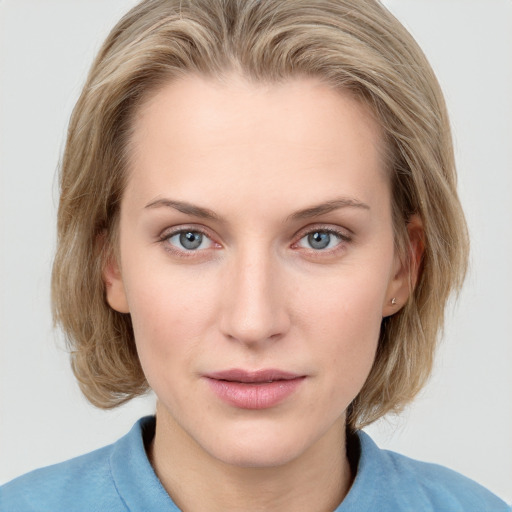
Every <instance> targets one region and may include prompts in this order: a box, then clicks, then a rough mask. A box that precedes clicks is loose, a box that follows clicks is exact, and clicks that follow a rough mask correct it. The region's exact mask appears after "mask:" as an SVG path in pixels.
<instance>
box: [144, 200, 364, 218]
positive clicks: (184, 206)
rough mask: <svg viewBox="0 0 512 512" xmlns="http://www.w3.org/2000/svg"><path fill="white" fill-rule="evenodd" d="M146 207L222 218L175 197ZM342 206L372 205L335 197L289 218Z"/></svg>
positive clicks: (311, 215) (324, 212) (322, 213)
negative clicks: (171, 209)
mask: <svg viewBox="0 0 512 512" xmlns="http://www.w3.org/2000/svg"><path fill="white" fill-rule="evenodd" d="M144 208H173V209H175V210H178V211H179V212H181V213H184V214H186V215H192V216H194V217H198V218H201V219H208V220H217V221H219V220H221V218H220V217H219V216H218V215H217V214H216V213H215V212H214V211H212V210H210V209H208V208H203V207H201V206H197V205H194V204H191V203H187V202H184V201H176V200H173V199H166V198H163V199H156V200H154V201H151V202H150V203H148V204H147V205H146V206H145V207H144ZM340 208H361V209H363V210H369V209H370V207H369V206H368V205H367V204H366V203H363V202H361V201H358V200H357V199H352V198H347V197H342V198H338V199H333V200H332V201H326V202H325V203H321V204H318V205H315V206H311V207H309V208H305V209H303V210H299V211H297V212H295V213H292V214H291V215H289V216H288V219H287V220H303V219H309V218H312V217H318V216H320V215H324V214H326V213H329V212H332V211H335V210H339V209H340Z"/></svg>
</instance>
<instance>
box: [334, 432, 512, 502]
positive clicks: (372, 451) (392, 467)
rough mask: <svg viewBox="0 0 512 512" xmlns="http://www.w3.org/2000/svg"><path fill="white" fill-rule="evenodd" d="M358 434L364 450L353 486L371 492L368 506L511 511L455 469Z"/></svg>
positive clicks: (359, 490) (487, 491) (355, 488)
mask: <svg viewBox="0 0 512 512" xmlns="http://www.w3.org/2000/svg"><path fill="white" fill-rule="evenodd" d="M358 438H359V442H360V447H361V451H360V459H359V467H358V470H357V475H356V479H355V481H354V485H353V489H352V490H355V491H357V494H359V493H366V494H367V495H369V497H370V498H369V503H368V504H369V508H368V510H377V509H378V510H380V511H381V512H387V511H388V510H389V511H393V512H398V511H402V510H403V511H406V510H407V511H409V510H421V511H432V512H434V511H435V512H445V511H446V512H484V511H485V512H510V511H511V509H510V507H509V506H508V505H507V504H506V503H505V502H504V501H502V500H501V499H500V498H498V497H497V496H495V495H494V494H492V493H491V492H490V491H489V490H487V489H485V488H484V487H482V486H481V485H479V484H478V483H476V482H474V481H473V480H471V479H469V478H467V477H465V476H463V475H461V474H459V473H457V472H455V471H452V470H450V469H448V468H445V467H443V466H439V465H437V464H430V463H426V462H420V461H417V460H413V459H410V458H409V457H405V456H404V455H400V454H398V453H395V452H391V451H388V450H381V449H380V448H379V447H378V446H377V445H376V444H375V443H374V442H373V441H372V440H371V439H370V437H369V436H368V435H367V434H365V433H363V432H359V433H358ZM369 487H371V491H370V492H368V488H369ZM352 490H351V492H352ZM349 495H350V493H349ZM370 501H373V504H371V503H370ZM371 507H377V508H373V509H372V508H371ZM342 510H343V509H342ZM358 510H359V509H358ZM364 510H366V509H364Z"/></svg>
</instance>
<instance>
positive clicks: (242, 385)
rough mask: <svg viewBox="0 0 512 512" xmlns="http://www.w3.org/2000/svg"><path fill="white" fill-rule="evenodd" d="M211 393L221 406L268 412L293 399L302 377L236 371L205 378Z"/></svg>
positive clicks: (272, 371) (275, 373)
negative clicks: (267, 410)
mask: <svg viewBox="0 0 512 512" xmlns="http://www.w3.org/2000/svg"><path fill="white" fill-rule="evenodd" d="M205 378H206V380H207V381H208V384H209V386H210V389H211V390H212V391H213V392H214V393H215V394H216V395H217V396H218V397H219V398H220V399H221V400H223V401H224V402H226V403H228V404H229V405H231V406H234V407H238V408H240V409H268V408H270V407H275V406H276V405H278V404H279V403H281V402H283V401H284V400H285V399H286V398H288V397H289V396H290V395H292V394H293V393H294V392H295V391H296V390H297V388H298V387H300V385H301V384H302V382H303V381H304V379H305V378H306V376H305V375H299V374H295V373H290V372H285V371H282V370H278V369H274V368H270V369H263V370H256V371H247V370H242V369H238V368H234V369H230V370H224V371H220V372H213V373H209V374H207V375H205Z"/></svg>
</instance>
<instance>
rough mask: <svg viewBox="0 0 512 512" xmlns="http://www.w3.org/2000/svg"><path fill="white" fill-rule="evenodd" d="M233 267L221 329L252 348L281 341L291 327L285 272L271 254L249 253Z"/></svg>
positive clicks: (231, 267)
mask: <svg viewBox="0 0 512 512" xmlns="http://www.w3.org/2000/svg"><path fill="white" fill-rule="evenodd" d="M248 252H251V254H246V255H245V256H244V255H240V256H239V257H238V258H237V259H236V263H235V264H234V265H230V271H229V276H228V277H227V279H226V281H225V289H224V290H223V291H222V292H221V293H223V295H224V300H223V311H222V312H221V330H222V332H223V334H224V335H225V336H226V337H228V338H230V339H232V340H237V341H238V342H240V343H244V344H246V345H247V346H251V347H253V348H255V347H258V346H261V345H262V344H265V343H266V342H269V341H276V340H278V339H279V338H281V337H282V336H283V335H284V334H285V333H286V332H287V331H288V330H289V327H290V317H289V314H288V311H287V304H286V298H285V297H286V290H285V289H284V287H283V284H284V283H283V271H282V270H281V269H280V265H279V262H278V261H276V260H275V259H273V258H272V257H271V255H269V254H266V253H262V252H261V251H260V252H259V253H256V252H255V251H248Z"/></svg>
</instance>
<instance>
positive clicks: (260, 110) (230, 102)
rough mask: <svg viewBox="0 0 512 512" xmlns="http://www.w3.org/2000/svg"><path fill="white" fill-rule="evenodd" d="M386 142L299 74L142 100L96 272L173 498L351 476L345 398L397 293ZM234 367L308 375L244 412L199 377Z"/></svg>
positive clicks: (201, 498)
mask: <svg viewBox="0 0 512 512" xmlns="http://www.w3.org/2000/svg"><path fill="white" fill-rule="evenodd" d="M382 140H383V137H382V134H381V132H380V128H379V126H378V124H377V123H376V121H375V119H374V118H373V117H372V115H371V113H370V112H369V110H368V109H367V108H366V107H365V106H364V105H362V104H361V103H359V102H358V101H357V100H356V99H354V98H353V97H352V96H350V95H349V94H348V93H346V92H340V91H335V90H333V89H332V88H330V87H328V86H327V85H325V84H322V83H321V82H320V81H318V80H315V79H309V78H308V79H306V78H300V79H294V80H289V81H286V82H284V83H281V84H255V83H250V82H248V81H246V80H245V79H243V78H240V77H238V76H231V77H229V79H228V80H225V81H223V82H222V83H221V82H215V81H212V80H207V79H204V78H201V77H197V76H189V77H186V78H184V79H181V80H179V81H176V82H173V83H169V84H167V85H166V86H165V87H163V88H162V89H161V90H159V91H158V92H157V93H155V94H154V95H153V96H152V97H151V98H150V99H149V101H147V102H146V103H145V104H144V105H143V107H142V108H140V109H139V111H138V114H137V116H136V119H135V121H134V136H133V141H132V147H131V149H132V150H131V166H130V169H129V177H128V181H127V187H126V190H125V193H124V196H123V199H122V202H121V217H120V227H119V229H120V234H119V235H120V236H119V254H120V260H119V261H115V260H112V261H110V263H109V264H108V265H107V266H106V268H105V270H104V279H105V282H106V283H107V300H108V302H109V304H110V306H111V307H112V308H114V309H115V310H117V311H120V312H124V313H130V314H131V317H132V321H133V328H134V332H135V339H136V344H137V349H138V354H139V357H140V361H141V364H142V367H143V369H144V372H145V375H146V377H147V380H148V382H149V384H150V386H151V387H152V389H153V390H154V392H155V393H156V395H157V398H158V405H157V424H156V433H155V439H154V441H153V444H152V445H151V448H150V450H149V456H150V460H151V462H152V464H153V466H154V468H155V471H156V473H157V475H158V476H159V478H160V480H161V481H162V483H163V485H164V487H165V488H166V489H167V491H168V492H169V494H170V495H171V496H172V498H173V499H174V501H175V502H176V503H177V505H178V506H179V507H180V508H182V509H183V510H187V511H189V510H190V511H203V510H208V511H217V510H218V511H221V510H222V511H231V510H237V511H239V510H245V511H247V510H267V511H270V510H296V511H303V510H304V511H306V510H308V511H311V510H315V511H323V510H325V511H329V510H333V509H334V508H336V506H337V505H338V504H339V503H340V502H341V501H342V499H343V497H344V496H345V495H346V493H347V492H348V489H349V487H350V484H351V482H352V479H353V475H352V474H351V472H350V466H349V463H348V460H347V457H346V453H345V450H344V448H343V447H344V445H345V411H346V408H347V406H348V405H349V404H350V402H351V401H352V400H353V399H354V398H355V396H356V395H357V394H358V392H359V391H360V389H361V388H362V386H363V384H364V382H365V380H366V378H367V376H368V373H369V371H370V369H371V366H372V363H373V360H374V357H375V351H376V348H377V342H378V336H379V329H380V324H381V320H382V318H383V317H384V316H387V315H390V314H393V313H395V312H396V311H397V310H398V309H399V307H400V305H401V304H403V303H404V302H405V301H406V299H407V296H408V294H409V284H408V272H409V271H410V269H408V267H407V266H404V265H402V264H401V262H400V259H399V258H398V256H397V255H396V254H395V249H394V243H393V226H392V220H391V196H390V186H389V176H388V173H387V172H386V169H385V168H384V163H383V158H382V153H383V151H382V149H383V148H382ZM177 202H180V204H177ZM183 203H186V204H187V205H194V206H195V207H200V208H201V209H203V210H204V209H207V210H208V214H209V215H210V216H205V215H204V214H205V212H204V211H203V210H197V208H196V209H191V208H190V207H189V206H187V207H186V208H185V207H184V206H183ZM318 205H323V208H317V209H316V210H312V208H314V207H317V206H318ZM179 210H182V211H179ZM299 212H300V213H299ZM410 226H412V228H411V230H410V233H417V232H418V233H419V232H420V231H421V226H420V224H419V221H418V220H417V219H412V222H411V224H410ZM179 230H182V231H181V234H183V233H186V232H195V233H201V234H202V236H203V238H202V242H201V245H200V246H199V247H198V248H197V249H194V250H191V249H188V250H187V249H186V248H184V247H183V245H180V231H179ZM315 232H316V233H319V236H320V237H322V240H324V241H325V240H327V241H328V242H329V244H328V246H327V247H326V248H318V246H315V247H312V245H311V240H312V239H311V237H308V235H309V234H311V233H315ZM198 236H201V235H198ZM412 238H418V237H417V236H416V235H414V236H412ZM413 243H414V240H413ZM406 267H407V268H406ZM393 297H395V298H396V303H397V304H396V305H393V304H392V303H391V299H392V298H393ZM230 368H243V369H246V370H251V371H252V370H259V369H264V368H277V369H281V370H284V371H288V372H293V373H295V374H299V375H302V376H305V378H304V379H303V380H302V381H301V383H300V385H299V386H298V388H297V389H296V390H295V392H294V393H292V394H291V395H290V396H289V397H287V398H286V399H285V400H284V401H282V402H280V403H279V404H277V405H275V406H273V407H269V408H265V409H261V410H247V409H242V408H239V407H235V406H233V405H230V404H227V403H226V402H224V401H223V400H221V399H220V398H219V397H218V396H217V395H216V394H214V393H213V392H212V390H211V389H210V387H209V386H208V383H207V382H206V379H205V377H204V376H205V374H208V373H209V372H213V371H220V370H226V369H230Z"/></svg>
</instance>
